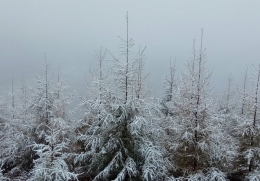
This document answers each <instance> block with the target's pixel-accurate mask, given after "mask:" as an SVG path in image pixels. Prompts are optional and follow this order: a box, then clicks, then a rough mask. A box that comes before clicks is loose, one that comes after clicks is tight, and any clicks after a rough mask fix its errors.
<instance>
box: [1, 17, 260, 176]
mask: <svg viewBox="0 0 260 181" xmlns="http://www.w3.org/2000/svg"><path fill="white" fill-rule="evenodd" d="M126 18H127V31H126V32H127V33H126V34H127V35H126V38H125V39H123V38H120V41H121V44H120V45H121V51H120V56H115V55H113V54H112V53H110V52H109V50H103V49H100V51H98V52H96V67H97V68H96V69H94V70H91V71H90V76H89V80H88V82H87V88H88V91H87V93H86V97H80V104H79V105H78V107H77V109H75V110H69V108H68V107H69V105H70V103H71V101H72V100H73V99H78V97H77V96H76V95H75V94H74V93H71V92H70V91H69V89H68V88H69V86H68V84H67V83H66V81H64V80H62V78H61V75H60V73H59V72H58V73H57V77H51V76H50V75H49V74H50V73H49V62H48V60H47V57H46V54H45V61H44V67H43V69H44V70H43V72H44V74H43V76H35V88H28V86H27V85H26V83H25V81H23V82H22V86H21V88H20V89H19V90H14V89H13V86H12V90H11V92H10V93H9V94H8V95H5V97H2V98H1V100H0V145H1V146H0V148H1V149H0V179H1V180H29V181H35V180H39V181H49V180H50V181H54V180H67V181H69V180H93V181H101V180H115V181H128V180H137V181H138V180H140V181H141V180H144V181H155V180H165V181H197V180H199V181H204V180H205V181H224V180H250V181H259V180H260V168H259V164H260V163H259V156H260V145H259V140H260V130H259V81H260V66H259V67H254V70H253V71H252V72H253V73H252V77H250V82H249V81H248V76H247V74H248V70H246V74H245V78H244V80H243V81H244V85H243V87H242V88H236V87H234V85H233V84H232V80H233V78H232V76H231V75H230V76H229V78H228V81H227V85H226V90H225V92H224V93H223V94H222V96H221V97H219V98H215V97H213V95H212V88H211V87H210V81H211V73H212V72H211V71H210V70H209V69H208V68H207V66H206V58H207V57H206V53H205V48H204V47H203V31H202V33H201V39H200V41H199V48H198V49H196V47H195V41H194V46H193V53H192V58H191V59H190V60H189V61H188V62H187V64H186V71H184V72H183V73H181V75H180V76H176V66H175V64H174V65H172V63H170V67H169V75H168V76H167V78H166V79H165V95H164V97H163V98H161V99H159V98H154V97H152V95H151V91H150V88H149V86H148V82H147V78H148V74H147V73H145V71H144V65H145V58H146V57H145V48H140V49H139V50H138V51H133V50H132V47H133V45H134V42H133V39H131V38H129V36H128V16H127V17H126ZM108 56H109V57H110V61H109V62H112V63H111V64H112V66H110V68H107V67H108V65H107V64H108V61H105V60H107V57H108ZM249 83H251V84H250V85H249ZM75 115H77V117H80V119H76V118H75Z"/></svg>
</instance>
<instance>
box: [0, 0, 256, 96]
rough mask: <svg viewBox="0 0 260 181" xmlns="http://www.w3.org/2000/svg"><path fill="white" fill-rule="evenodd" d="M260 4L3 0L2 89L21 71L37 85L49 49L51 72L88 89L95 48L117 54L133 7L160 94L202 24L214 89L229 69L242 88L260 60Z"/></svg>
mask: <svg viewBox="0 0 260 181" xmlns="http://www.w3.org/2000/svg"><path fill="white" fill-rule="evenodd" d="M259 7H260V1H240V0H229V1H226V0H219V1H208V0H200V1H191V0H190V1H188V0H179V1H173V0H165V1H155V0H142V1H137V0H133V1H130V0H127V1H126V0H124V1H122V0H110V1H105V0H97V1H90V0H84V1H83V0H81V1H80V0H77V1H69V0H59V1H58V0H57V1H51V0H45V1H35V0H24V1H10V0H1V1H0V93H1V94H2V93H3V92H7V91H9V90H10V87H11V78H12V72H13V77H14V83H15V85H16V87H19V85H20V82H21V79H22V76H23V78H24V80H25V81H26V82H28V84H30V85H33V81H32V80H33V79H34V75H35V74H37V75H41V74H42V73H43V69H44V67H43V64H44V52H46V53H47V60H48V61H49V62H50V64H51V72H52V74H54V72H57V70H58V67H59V69H60V71H61V72H62V76H63V79H67V80H68V82H69V83H71V84H72V87H75V88H76V89H78V90H79V91H80V92H81V93H84V91H85V87H86V84H85V78H86V77H87V76H88V71H89V68H90V64H91V65H92V64H93V61H94V60H95V51H98V50H99V49H100V48H101V47H103V48H107V49H108V50H110V51H111V52H112V53H115V54H118V53H119V49H118V48H119V43H120V39H119V38H118V36H120V37H122V38H124V37H125V36H126V12H127V11H128V14H129V36H130V37H131V38H133V39H134V40H135V47H136V48H137V49H138V48H139V47H140V46H141V47H145V46H146V47H147V48H146V56H147V58H146V60H145V61H146V70H147V71H149V72H150V85H151V87H152V89H153V90H154V95H155V96H157V97H161V96H162V94H163V83H162V82H163V79H164V78H165V76H166V75H167V73H168V67H169V60H170V57H172V59H175V58H176V60H177V63H176V65H177V71H178V73H179V74H180V72H181V71H184V70H185V69H184V64H185V63H186V62H187V60H188V59H189V57H191V56H192V54H191V52H192V47H193V39H196V41H197V42H199V39H200V34H201V28H203V30H204V37H203V45H204V47H205V48H206V54H207V57H208V58H207V64H206V65H207V67H208V68H209V69H210V70H213V74H212V86H213V87H214V90H215V92H221V91H222V90H223V89H224V87H225V83H226V80H227V77H228V75H229V74H230V73H232V75H233V77H234V83H235V84H238V85H239V84H241V82H242V79H243V76H244V72H245V70H246V65H248V67H249V74H250V70H252V64H254V65H256V66H257V65H258V64H259V63H260V51H259V50H260V11H259ZM197 47H199V44H198V43H197Z"/></svg>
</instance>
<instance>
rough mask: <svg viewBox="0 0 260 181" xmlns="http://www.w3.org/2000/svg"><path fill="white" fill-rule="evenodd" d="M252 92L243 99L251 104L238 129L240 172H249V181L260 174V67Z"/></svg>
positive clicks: (255, 74)
mask: <svg viewBox="0 0 260 181" xmlns="http://www.w3.org/2000/svg"><path fill="white" fill-rule="evenodd" d="M251 81H252V85H253V86H252V87H253V89H252V91H251V92H250V91H248V92H247V95H245V96H244V97H243V102H247V103H251V104H249V105H251V106H250V107H249V108H250V109H245V105H246V104H244V105H243V106H244V107H243V108H244V110H243V114H242V115H241V117H240V120H239V125H238V127H237V129H239V131H240V135H239V136H240V137H239V141H240V145H239V146H240V148H239V149H240V150H239V151H240V155H239V159H238V161H239V162H238V164H240V167H238V169H239V170H247V171H248V172H249V173H248V177H247V179H248V180H257V179H259V178H260V175H259V174H256V173H259V170H260V167H259V164H260V162H259V159H260V154H259V153H260V144H259V140H260V131H259V129H260V125H259V122H258V120H259V118H258V117H259V86H260V65H259V67H258V68H255V73H254V75H253V77H252V78H251Z"/></svg>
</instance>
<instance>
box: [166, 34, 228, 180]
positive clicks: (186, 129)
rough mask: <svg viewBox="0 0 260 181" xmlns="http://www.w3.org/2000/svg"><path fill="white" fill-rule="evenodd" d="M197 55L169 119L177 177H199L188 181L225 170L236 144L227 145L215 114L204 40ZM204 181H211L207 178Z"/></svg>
mask: <svg viewBox="0 0 260 181" xmlns="http://www.w3.org/2000/svg"><path fill="white" fill-rule="evenodd" d="M194 51H195V49H194ZM194 54H195V58H194V59H191V60H190V61H189V62H188V63H187V72H186V73H182V75H181V78H180V83H179V85H178V89H177V90H178V91H177V92H176V93H175V94H176V96H175V97H174V99H173V100H172V101H171V104H172V109H173V110H172V116H170V117H168V118H167V119H168V121H169V122H168V124H167V133H168V136H167V137H168V143H167V146H168V147H169V149H170V150H171V152H172V156H171V159H172V160H173V162H174V163H175V165H176V167H177V168H176V171H175V175H177V176H180V175H183V176H185V177H187V176H188V175H190V174H191V175H192V174H195V175H194V178H193V179H191V178H189V177H187V179H188V180H196V179H195V178H197V176H198V175H197V174H198V173H199V172H201V173H202V171H203V170H204V169H205V168H207V167H212V168H215V169H218V168H219V169H221V166H222V167H223V165H224V163H228V162H229V159H230V158H232V153H233V152H232V151H233V150H232V149H231V148H232V146H231V145H232V144H230V142H227V141H225V140H226V139H227V137H225V136H224V135H223V128H222V125H221V121H220V120H219V119H218V116H216V114H214V109H213V108H214V101H213V98H212V96H211V89H210V87H209V83H210V76H211V72H209V71H208V69H207V68H206V66H205V58H206V55H205V49H203V47H202V37H201V47H200V49H199V51H196V52H195V53H194ZM221 162H222V164H221ZM191 175H190V176H191ZM203 177H204V180H207V179H206V175H205V174H204V176H203ZM201 179H202V178H201ZM202 180H203V179H202Z"/></svg>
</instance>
